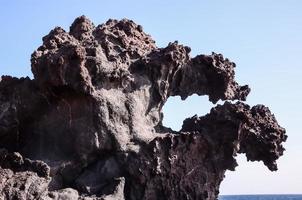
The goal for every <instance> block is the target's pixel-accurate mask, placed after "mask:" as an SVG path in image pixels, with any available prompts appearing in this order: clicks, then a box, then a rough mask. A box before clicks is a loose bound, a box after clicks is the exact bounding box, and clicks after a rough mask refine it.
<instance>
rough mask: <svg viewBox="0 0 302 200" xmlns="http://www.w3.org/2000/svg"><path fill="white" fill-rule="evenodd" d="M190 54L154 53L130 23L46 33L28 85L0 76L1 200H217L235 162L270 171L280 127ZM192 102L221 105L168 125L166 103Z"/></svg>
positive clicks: (214, 65)
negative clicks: (200, 99)
mask: <svg viewBox="0 0 302 200" xmlns="http://www.w3.org/2000/svg"><path fill="white" fill-rule="evenodd" d="M189 53H190V48H189V47H186V46H183V45H180V44H178V43H177V42H174V43H170V44H169V45H168V46H167V47H165V48H158V47H156V45H155V42H154V41H153V40H152V38H151V37H150V36H149V35H147V34H146V33H144V32H143V29H142V27H141V26H140V25H137V24H135V23H134V22H133V21H131V20H127V19H123V20H120V21H118V20H108V21H107V22H106V23H105V24H102V25H99V26H96V27H95V26H94V24H93V23H92V22H91V21H89V20H88V19H87V18H86V17H85V16H81V17H79V18H77V19H76V20H75V21H74V23H73V24H72V25H71V27H70V30H69V32H66V31H65V30H63V29H62V28H60V27H56V28H55V29H53V30H52V31H51V32H50V33H49V34H48V35H47V36H45V37H43V44H42V45H41V46H40V47H39V48H38V49H37V50H36V51H35V52H34V53H33V54H32V58H31V68H32V72H33V74H34V79H33V80H31V79H29V78H13V77H10V76H2V78H1V82H0V149H1V150H0V199H42V200H47V199H86V200H89V199H105V200H110V199H116V200H122V199H125V200H141V199H146V200H147V199H148V200H152V199H154V200H156V199H158V200H159V199H169V200H179V199H188V200H193V199H207V200H213V199H216V198H217V196H218V193H219V185H220V183H221V181H222V180H223V178H224V173H225V171H226V170H234V169H235V167H236V166H237V163H236V160H235V156H236V154H237V153H245V154H246V157H247V159H248V160H251V161H263V163H264V164H265V165H266V166H267V167H268V168H269V169H270V170H272V171H273V170H277V165H276V160H277V159H278V158H279V157H280V156H281V155H282V154H283V151H284V148H283V147H282V142H284V141H285V140H286V137H287V136H286V135H285V129H283V128H282V127H280V126H279V125H278V123H277V121H276V119H275V117H274V115H273V114H272V113H271V112H270V111H269V109H268V108H267V107H265V106H263V105H256V106H254V107H250V106H248V105H246V104H245V103H243V102H242V101H244V100H245V99H246V97H247V95H248V93H249V91H250V89H249V87H248V86H239V85H238V84H237V83H236V82H235V80H234V67H235V64H234V63H232V62H231V61H229V60H228V59H224V58H223V56H222V55H221V54H216V53H213V54H212V55H198V56H196V57H194V58H191V57H190V55H189ZM192 94H197V95H208V96H209V100H210V101H211V102H213V103H216V102H217V101H218V100H223V101H225V102H224V104H223V105H217V106H216V107H214V108H212V110H211V111H210V113H209V114H207V115H205V116H202V117H198V116H193V117H191V118H188V119H186V120H185V121H184V123H183V126H182V129H181V130H180V131H179V132H177V131H173V130H171V129H170V128H167V127H164V126H163V124H162V119H163V114H162V107H163V105H164V104H165V102H166V101H167V99H168V98H169V97H170V96H180V97H181V98H182V99H183V100H184V99H186V98H187V97H188V96H190V95H192ZM227 100H238V101H237V102H236V103H234V102H233V103H232V102H229V101H227ZM196 109H198V108H196Z"/></svg>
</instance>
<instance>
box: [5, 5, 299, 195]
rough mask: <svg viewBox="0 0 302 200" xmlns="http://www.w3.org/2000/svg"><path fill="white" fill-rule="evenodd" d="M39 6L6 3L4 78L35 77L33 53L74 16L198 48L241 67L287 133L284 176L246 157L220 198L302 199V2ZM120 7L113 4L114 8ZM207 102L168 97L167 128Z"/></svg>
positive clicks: (254, 99)
mask: <svg viewBox="0 0 302 200" xmlns="http://www.w3.org/2000/svg"><path fill="white" fill-rule="evenodd" d="M104 2H105V1H99V0H87V1H83V0H81V1H80V0H75V1H67V0H66V1H64V0H60V1H56V0H52V1H41V0H26V1H17V0H1V4H0V19H1V30H0V45H1V48H0V75H1V74H10V75H14V76H17V77H20V76H30V77H32V75H31V71H30V54H31V53H32V52H33V51H34V50H35V49H36V48H37V47H38V46H39V45H40V44H41V43H42V40H41V38H42V37H43V36H44V35H46V34H47V33H48V32H49V31H50V30H51V29H52V28H54V27H55V26H61V27H63V28H65V29H66V30H68V28H69V26H70V24H71V23H72V22H73V20H74V18H75V17H77V16H80V15H83V14H84V15H86V16H88V17H89V18H90V19H91V20H92V21H93V22H94V23H95V24H100V23H103V22H105V21H106V20H107V19H108V18H117V19H121V18H125V17H126V18H130V19H133V20H134V21H135V22H137V23H138V24H141V25H143V27H144V31H145V32H147V33H149V34H151V35H152V36H153V39H155V40H156V42H157V45H158V46H159V47H164V46H166V45H167V44H168V42H170V41H174V40H178V41H179V42H180V43H182V44H185V45H188V46H190V47H191V48H192V56H194V55H196V54H199V53H203V54H210V53H211V52H212V51H214V52H217V53H223V54H224V55H225V57H228V58H229V59H231V60H232V61H234V62H236V64H237V68H236V77H237V80H238V82H239V83H241V84H249V85H250V87H251V88H252V92H251V94H250V96H249V97H248V101H247V102H248V103H249V104H251V105H255V104H258V103H262V104H265V105H267V106H269V107H270V108H271V110H272V111H273V112H274V113H275V116H276V118H277V119H278V120H279V122H280V124H281V125H282V126H284V127H285V128H286V129H287V133H288V135H289V139H288V142H287V143H286V149H287V151H286V152H285V155H284V157H282V158H281V159H280V160H279V171H278V172H274V173H272V172H269V171H268V170H267V169H266V168H264V167H263V165H262V163H250V162H249V163H247V162H246V161H245V157H243V156H240V157H239V158H238V159H239V164H240V166H239V167H237V171H236V172H228V173H227V175H226V179H225V180H224V181H223V183H222V186H221V193H222V194H242V193H243V194H244V193H245V194H246V193H249V194H251V193H252V194H255V193H302V172H301V169H302V160H301V159H302V146H301V141H302V136H301V133H300V130H299V127H300V124H302V117H301V113H302V109H301V102H302V84H301V78H302V66H301V61H300V58H301V57H302V56H301V53H302V12H301V10H302V1H300V0H287V1H281V0H279V1H277V0H254V1H242V0H233V1H231V0H207V1H197V0H196V1H192V0H188V1H175V0H174V1H172V0H153V1H145V2H143V1H138V0H131V1H127V2H128V3H127V2H126V1H118V0H116V1H112V3H108V2H109V1H107V3H104ZM113 2H114V3H113ZM212 106H213V105H211V104H210V103H209V102H207V98H206V97H197V96H192V97H190V98H188V99H187V101H185V102H182V101H180V99H179V98H170V99H169V101H168V103H167V104H166V105H165V107H164V114H165V118H164V124H165V125H167V126H170V127H172V128H174V129H179V128H180V127H181V124H182V120H183V119H184V118H186V117H189V116H192V115H194V114H199V115H203V114H205V113H207V112H208V111H209V109H210V107H212Z"/></svg>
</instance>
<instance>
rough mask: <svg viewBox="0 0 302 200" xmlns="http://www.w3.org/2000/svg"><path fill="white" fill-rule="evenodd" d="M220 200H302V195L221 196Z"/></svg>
mask: <svg viewBox="0 0 302 200" xmlns="http://www.w3.org/2000/svg"><path fill="white" fill-rule="evenodd" d="M218 200H302V195H295V194H288V195H285V194H284V195H276V194H274V195H268V194H267V195H221V196H219V198H218Z"/></svg>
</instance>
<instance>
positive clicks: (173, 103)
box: [162, 94, 215, 131]
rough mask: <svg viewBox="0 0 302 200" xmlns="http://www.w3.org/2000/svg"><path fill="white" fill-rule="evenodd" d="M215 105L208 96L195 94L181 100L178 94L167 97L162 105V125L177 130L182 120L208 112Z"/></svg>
mask: <svg viewBox="0 0 302 200" xmlns="http://www.w3.org/2000/svg"><path fill="white" fill-rule="evenodd" d="M214 106H215V105H214V104H213V103H211V102H210V101H209V97H208V96H198V95H196V94H194V95H192V96H190V97H188V98H187V99H186V100H184V101H183V100H181V99H180V97H179V96H176V97H169V98H168V100H167V102H166V103H165V105H164V107H163V110H162V111H163V113H164V118H163V125H164V126H166V127H169V128H171V129H173V130H175V131H179V130H180V129H181V127H182V123H183V121H184V120H185V119H186V118H188V117H192V116H194V115H196V114H197V115H198V116H203V115H206V114H207V113H209V112H210V110H211V108H213V107H214Z"/></svg>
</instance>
